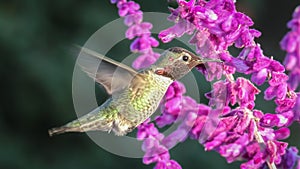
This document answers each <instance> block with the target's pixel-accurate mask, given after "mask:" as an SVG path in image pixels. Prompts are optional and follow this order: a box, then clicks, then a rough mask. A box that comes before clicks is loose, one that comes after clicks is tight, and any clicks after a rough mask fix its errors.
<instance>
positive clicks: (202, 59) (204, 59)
mask: <svg viewBox="0 0 300 169" xmlns="http://www.w3.org/2000/svg"><path fill="white" fill-rule="evenodd" d="M199 62H200V63H199V64H203V63H206V62H219V63H223V61H222V60H220V59H209V58H201V59H199Z"/></svg>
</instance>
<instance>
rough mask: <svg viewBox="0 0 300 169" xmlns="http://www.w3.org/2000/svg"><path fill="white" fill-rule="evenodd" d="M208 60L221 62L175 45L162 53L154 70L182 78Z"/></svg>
mask: <svg viewBox="0 0 300 169" xmlns="http://www.w3.org/2000/svg"><path fill="white" fill-rule="evenodd" d="M206 62H221V61H220V60H217V59H204V58H201V57H199V56H197V55H195V54H194V53H192V52H190V51H188V50H186V49H184V48H180V47H173V48H170V49H168V50H166V51H164V52H163V53H162V54H161V57H160V59H159V60H158V61H157V62H156V63H155V66H154V69H155V70H154V71H155V73H156V74H159V75H163V76H166V77H170V78H171V79H173V80H175V79H180V78H181V77H183V76H184V75H186V74H187V73H188V72H190V71H191V69H192V68H194V67H195V66H198V65H201V64H204V63H206Z"/></svg>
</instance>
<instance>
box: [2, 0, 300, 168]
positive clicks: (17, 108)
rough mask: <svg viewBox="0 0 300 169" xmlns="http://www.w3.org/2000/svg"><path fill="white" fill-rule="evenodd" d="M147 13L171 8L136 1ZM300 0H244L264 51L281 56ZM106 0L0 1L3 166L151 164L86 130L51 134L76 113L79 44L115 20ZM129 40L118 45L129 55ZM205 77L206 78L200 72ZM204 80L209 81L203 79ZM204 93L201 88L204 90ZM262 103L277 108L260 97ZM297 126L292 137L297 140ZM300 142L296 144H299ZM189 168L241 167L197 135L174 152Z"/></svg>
mask: <svg viewBox="0 0 300 169" xmlns="http://www.w3.org/2000/svg"><path fill="white" fill-rule="evenodd" d="M138 2H139V3H140V4H141V7H142V9H143V10H144V11H149V12H168V9H167V2H166V1H162V0H151V1H146V0H138ZM297 3H298V1H297V0H292V1H271V0H264V1H260V0H252V1H250V0H240V1H238V3H237V4H238V9H239V10H240V11H244V12H245V13H247V14H248V15H250V16H251V17H252V18H253V20H254V22H255V25H254V27H255V28H257V29H259V30H260V31H262V33H263V36H262V37H261V38H260V39H259V40H258V41H259V42H260V43H261V44H262V47H263V49H264V50H265V53H266V54H267V55H269V56H271V55H272V56H274V57H275V58H276V59H279V60H282V59H283V58H284V52H283V51H281V50H280V48H279V45H278V43H279V41H280V39H281V38H282V37H283V36H284V34H285V33H286V32H287V28H286V22H287V21H288V20H290V18H291V14H292V12H293V10H294V8H295V7H296V5H297ZM117 18H118V15H117V9H116V7H115V6H114V5H111V4H110V3H109V1H108V0H86V1H82V0H52V1H48V0H1V1H0V51H1V61H0V73H1V76H0V77H1V87H0V90H1V96H2V97H1V100H0V133H1V136H0V168H1V169H18V168H24V169H27V168H28V169H41V168H43V169H48V168H49V169H50V168H56V169H65V168H72V169H83V168H88V169H89V168H104V169H108V168H152V167H153V166H151V165H150V166H146V165H143V164H142V160H141V159H129V158H124V157H119V156H116V155H113V154H111V153H109V152H106V151H105V150H103V149H101V148H100V147H98V146H97V145H96V144H95V143H93V142H92V141H91V140H90V139H89V137H87V136H86V135H85V134H66V135H62V136H57V137H53V138H50V137H49V136H48V133H47V130H48V129H49V128H50V127H53V126H57V125H60V124H64V123H65V122H67V121H69V120H71V119H74V118H75V117H76V115H75V111H74V108H73V104H72V73H73V66H74V64H75V60H76V57H75V56H73V55H72V54H71V53H70V47H71V46H72V45H73V44H79V45H83V44H84V43H85V41H86V40H87V39H88V38H89V36H90V35H92V34H93V33H94V32H95V31H97V29H99V28H100V27H101V26H103V25H105V24H106V23H108V22H110V21H112V20H114V19H117ZM128 48H129V46H128V44H127V45H123V46H121V47H120V49H116V55H119V56H123V53H122V52H129V51H128ZM202 80H203V78H202ZM203 83H204V82H203ZM202 94H203V93H202ZM256 104H257V107H259V108H260V109H263V110H264V111H265V112H273V110H274V105H273V104H270V105H269V104H265V102H264V101H263V99H262V97H259V98H258V100H257V102H256ZM299 129H300V128H299V125H298V126H297V125H294V130H293V132H292V136H291V138H290V139H288V141H290V143H291V144H292V145H298V147H300V144H299V143H298V142H299V132H298V133H297V132H296V131H297V130H299ZM297 140H298V142H297ZM171 154H172V157H173V158H174V159H176V160H178V162H179V163H180V164H181V165H182V166H183V168H238V166H239V164H238V163H234V164H230V165H228V164H226V161H225V160H224V159H223V158H221V157H220V156H219V155H218V154H217V153H215V152H204V151H203V147H202V146H200V145H199V144H198V143H197V142H196V141H187V142H185V143H181V144H180V146H176V147H175V148H174V149H173V150H172V151H171Z"/></svg>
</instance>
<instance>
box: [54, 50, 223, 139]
mask: <svg viewBox="0 0 300 169" xmlns="http://www.w3.org/2000/svg"><path fill="white" fill-rule="evenodd" d="M81 53H83V54H85V55H86V56H88V57H87V58H89V59H86V61H89V62H90V63H95V62H98V63H99V62H101V63H100V65H99V66H98V65H97V66H98V67H96V68H95V65H92V66H89V64H86V65H84V66H82V65H81V68H82V70H83V71H84V72H86V74H87V75H88V76H90V77H91V78H92V79H94V81H95V82H97V83H99V84H100V85H102V86H103V87H104V88H105V89H106V92H107V93H108V94H109V95H110V97H109V98H108V99H107V100H106V101H105V102H104V103H103V104H102V105H101V106H99V107H98V108H97V110H96V111H92V112H90V113H88V114H86V115H83V116H82V117H79V118H78V119H76V120H74V121H71V122H69V123H67V124H65V125H63V126H61V127H57V128H52V129H50V130H49V135H50V136H53V135H56V134H61V133H65V132H87V131H106V132H111V131H113V132H114V133H115V135H117V136H123V135H126V134H127V133H129V132H131V131H132V130H133V129H135V128H136V127H137V126H138V125H139V124H141V123H142V122H144V121H145V120H146V119H148V118H149V117H150V116H151V115H152V114H153V113H154V112H155V111H156V109H157V108H158V106H159V104H160V101H161V100H162V99H163V97H164V95H165V93H166V91H167V89H168V87H169V86H170V84H171V83H172V82H174V81H175V80H178V79H180V78H181V77H183V76H184V75H186V74H187V73H189V72H190V71H191V69H192V68H194V67H195V66H201V65H202V66H203V65H204V63H206V62H222V61H221V60H218V59H207V58H202V57H199V56H197V55H195V54H194V53H192V52H190V51H188V50H186V49H184V48H181V47H172V48H169V49H167V50H165V51H164V52H163V53H161V56H160V58H159V59H158V60H157V61H156V62H155V63H154V64H153V65H151V66H150V67H149V68H146V69H143V70H140V71H136V70H134V69H133V68H131V67H129V66H127V65H125V64H122V63H119V62H117V61H114V60H112V59H110V58H107V57H105V56H103V55H101V54H99V53H97V52H95V51H93V50H90V49H87V48H84V47H82V48H81Z"/></svg>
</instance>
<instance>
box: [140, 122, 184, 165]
mask: <svg viewBox="0 0 300 169" xmlns="http://www.w3.org/2000/svg"><path fill="white" fill-rule="evenodd" d="M149 122H150V120H149V119H148V120H146V121H145V122H144V123H142V124H140V125H139V126H138V133H137V139H138V140H144V142H143V145H142V150H143V151H144V152H145V155H144V158H143V162H144V164H151V163H157V164H156V166H155V169H181V166H180V165H179V164H178V163H177V162H176V161H174V160H171V159H170V154H169V151H168V148H166V147H165V146H164V145H163V144H162V143H161V142H162V140H163V138H164V135H163V134H161V133H159V131H158V130H157V128H155V127H154V124H153V123H149Z"/></svg>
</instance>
